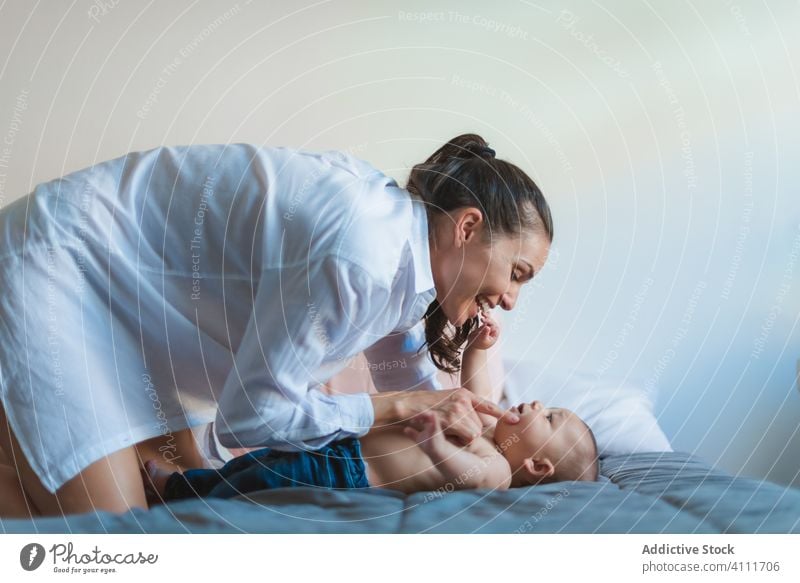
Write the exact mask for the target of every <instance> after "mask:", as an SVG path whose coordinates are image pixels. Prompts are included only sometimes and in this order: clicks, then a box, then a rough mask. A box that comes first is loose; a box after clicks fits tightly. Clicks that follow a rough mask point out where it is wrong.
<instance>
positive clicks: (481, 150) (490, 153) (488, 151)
mask: <svg viewBox="0 0 800 583" xmlns="http://www.w3.org/2000/svg"><path fill="white" fill-rule="evenodd" d="M469 151H470V152H472V154H473V155H475V156H477V157H478V158H494V155H495V151H494V150H493V149H492V148H490V147H489V146H473V147H472V148H470V149H469Z"/></svg>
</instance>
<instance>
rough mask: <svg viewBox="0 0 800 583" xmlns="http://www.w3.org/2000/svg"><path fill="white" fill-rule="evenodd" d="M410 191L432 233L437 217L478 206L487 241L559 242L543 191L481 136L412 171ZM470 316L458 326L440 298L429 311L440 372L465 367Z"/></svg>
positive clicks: (428, 329) (466, 138)
mask: <svg viewBox="0 0 800 583" xmlns="http://www.w3.org/2000/svg"><path fill="white" fill-rule="evenodd" d="M406 190H408V192H410V193H411V194H412V195H414V196H416V197H418V198H420V199H421V200H422V201H423V202H424V203H425V208H426V211H427V215H428V224H429V233H432V232H433V226H434V225H435V224H436V223H435V221H436V218H437V215H443V214H445V213H448V212H450V211H453V210H456V209H459V208H464V207H476V208H478V209H480V210H481V212H482V213H483V215H484V220H485V221H486V223H485V224H486V227H487V228H486V230H485V231H484V232H485V233H486V242H487V243H491V241H492V237H495V236H521V235H523V234H528V233H530V234H536V233H544V234H545V235H546V236H547V238H548V240H549V241H552V240H553V219H552V217H551V215H550V208H549V207H548V205H547V201H546V200H545V198H544V195H542V191H541V190H539V187H538V186H536V183H534V181H533V180H531V178H530V177H529V176H528V175H527V174H525V172H523V171H522V170H520V169H519V168H518V167H517V166H515V165H514V164H511V163H510V162H506V161H505V160H499V159H497V158H495V151H494V150H493V149H492V148H490V147H489V145H488V144H487V143H486V140H484V139H483V138H482V137H480V136H479V135H477V134H463V135H460V136H457V137H455V138H453V139H452V140H450V141H449V142H447V143H446V144H445V145H444V146H442V147H441V148H439V149H438V150H436V151H435V152H434V153H433V154H432V155H431V156H430V158H428V159H427V160H426V161H425V162H424V163H422V164H417V165H416V166H414V167H413V168H412V169H411V174H410V175H409V177H408V183H407V184H406ZM474 326H475V322H474V321H473V320H472V319H470V320H467V322H465V323H464V325H462V326H458V327H455V329H454V331H453V332H452V334H449V333H448V331H449V329H452V328H453V326H452V325H451V324H450V322H449V321H448V320H447V317H446V316H445V315H444V312H442V310H441V306H440V305H439V302H438V301H436V300H435V299H434V300H433V302H432V303H431V304H430V305H429V306H428V310H427V312H426V313H425V340H426V344H427V346H428V351H429V352H430V355H431V359H432V360H433V362H434V364H435V365H436V367H437V368H439V369H440V370H443V371H445V372H448V373H451V374H452V373H456V372H458V371H459V370H460V368H461V359H460V358H459V355H460V352H461V347H462V346H463V345H464V343H465V342H466V340H467V338H468V337H469V334H470V332H472V329H473V327H474Z"/></svg>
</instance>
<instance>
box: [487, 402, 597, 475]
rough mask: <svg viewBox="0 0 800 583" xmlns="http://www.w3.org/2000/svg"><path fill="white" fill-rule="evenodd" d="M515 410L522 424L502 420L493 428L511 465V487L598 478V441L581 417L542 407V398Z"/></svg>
mask: <svg viewBox="0 0 800 583" xmlns="http://www.w3.org/2000/svg"><path fill="white" fill-rule="evenodd" d="M512 410H513V411H515V412H516V413H518V414H519V418H520V420H519V423H515V424H513V425H512V424H510V423H506V422H505V421H504V420H502V419H501V420H499V421H498V422H497V425H496V426H495V429H494V442H495V444H496V445H497V446H498V447H499V448H500V451H501V452H502V453H503V456H504V457H505V458H506V460H508V463H509V464H510V465H511V471H512V474H513V477H512V479H511V486H512V487H516V486H530V485H533V484H545V483H547V482H559V481H562V480H584V481H596V480H597V475H598V472H599V463H598V460H597V442H596V441H595V439H594V433H592V430H591V429H589V426H588V425H586V423H584V422H583V420H582V419H581V418H580V417H578V416H577V415H575V413H573V412H572V411H569V410H567V409H559V408H546V407H543V406H542V404H541V403H540V402H539V401H533V402H532V403H530V404H528V403H523V404H522V405H519V406H518V407H515V408H513V409H512Z"/></svg>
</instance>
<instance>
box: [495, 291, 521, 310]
mask: <svg viewBox="0 0 800 583" xmlns="http://www.w3.org/2000/svg"><path fill="white" fill-rule="evenodd" d="M498 303H499V304H500V307H501V308H503V309H504V310H505V311H506V312H508V311H509V310H513V309H514V304H516V303H517V296H516V294H515V295H511V294H510V293H505V294H503V295H502V296H500V301H499V302H498Z"/></svg>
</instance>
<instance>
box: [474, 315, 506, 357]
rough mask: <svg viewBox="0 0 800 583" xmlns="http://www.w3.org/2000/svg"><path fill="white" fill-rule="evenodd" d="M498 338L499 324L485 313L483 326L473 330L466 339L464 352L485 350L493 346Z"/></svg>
mask: <svg viewBox="0 0 800 583" xmlns="http://www.w3.org/2000/svg"><path fill="white" fill-rule="evenodd" d="M498 338H500V324H498V322H497V320H495V319H494V318H492V316H491V314H489V313H487V314H485V315H484V316H483V325H482V326H481V327H480V328H478V329H477V330H473V331H472V333H471V334H470V335H469V338H467V346H466V348H465V350H486V349H488V348H491V347H492V346H494V344H495V342H497V339H498Z"/></svg>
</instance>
